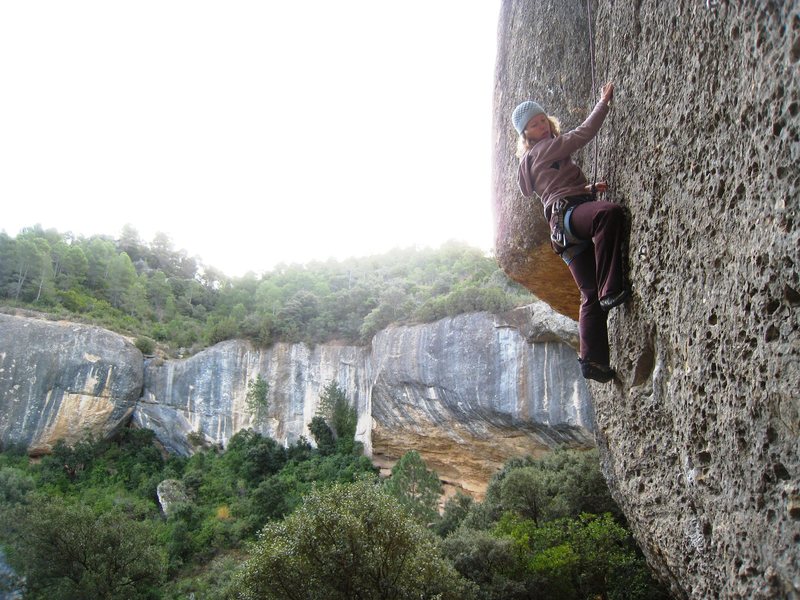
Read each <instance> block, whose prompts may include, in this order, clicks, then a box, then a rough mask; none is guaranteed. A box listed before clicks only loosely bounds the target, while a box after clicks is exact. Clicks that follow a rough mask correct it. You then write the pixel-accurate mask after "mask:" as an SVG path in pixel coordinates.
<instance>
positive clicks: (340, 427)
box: [317, 380, 358, 452]
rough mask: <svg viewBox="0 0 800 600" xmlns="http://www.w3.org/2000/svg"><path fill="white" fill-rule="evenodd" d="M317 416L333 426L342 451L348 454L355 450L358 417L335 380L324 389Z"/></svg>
mask: <svg viewBox="0 0 800 600" xmlns="http://www.w3.org/2000/svg"><path fill="white" fill-rule="evenodd" d="M317 416H320V417H322V418H323V419H325V421H326V422H327V423H328V424H329V425H330V426H331V429H332V430H333V434H334V437H335V438H336V440H337V445H338V447H339V450H340V451H342V452H348V451H350V450H352V449H353V443H354V439H355V435H356V427H357V426H358V415H357V414H356V409H355V408H354V407H352V406H350V402H349V401H348V400H347V395H346V394H345V392H344V390H343V389H342V388H340V387H339V384H338V383H336V381H335V380H331V381H329V382H328V384H327V385H326V386H325V387H324V388H323V390H322V393H321V394H320V402H319V408H318V409H317Z"/></svg>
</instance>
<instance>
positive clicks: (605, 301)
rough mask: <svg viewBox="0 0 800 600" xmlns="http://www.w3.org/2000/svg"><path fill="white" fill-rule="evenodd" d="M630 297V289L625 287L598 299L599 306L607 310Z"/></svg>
mask: <svg viewBox="0 0 800 600" xmlns="http://www.w3.org/2000/svg"><path fill="white" fill-rule="evenodd" d="M630 297H631V291H630V290H629V289H627V288H625V289H624V290H622V291H620V292H617V293H616V294H609V295H608V296H606V297H605V298H601V299H600V308H602V309H603V310H604V311H606V312H608V311H610V310H611V309H612V308H614V307H615V306H619V305H620V304H622V303H623V302H625V300H627V299H628V298H630Z"/></svg>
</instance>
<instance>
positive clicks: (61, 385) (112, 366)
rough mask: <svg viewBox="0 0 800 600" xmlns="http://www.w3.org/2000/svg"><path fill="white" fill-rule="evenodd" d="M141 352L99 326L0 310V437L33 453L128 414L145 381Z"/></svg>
mask: <svg viewBox="0 0 800 600" xmlns="http://www.w3.org/2000/svg"><path fill="white" fill-rule="evenodd" d="M142 373H143V369H142V354H141V352H139V350H137V349H136V347H134V345H133V344H131V343H130V342H128V341H127V340H126V339H125V338H123V337H121V336H119V335H116V334H114V333H111V332H110V331H106V330H104V329H99V328H97V327H87V326H85V325H77V324H75V323H53V322H49V321H42V320H39V319H30V318H24V317H15V316H9V315H3V314H0V441H2V443H3V445H7V444H19V445H25V446H27V447H28V450H29V452H30V453H31V454H33V455H36V454H41V453H45V452H49V451H50V449H51V448H52V445H53V444H54V443H55V442H56V441H57V440H60V439H63V440H64V441H66V442H67V443H74V442H76V441H78V440H79V439H80V438H81V437H83V435H84V434H85V433H86V431H90V432H92V433H94V434H96V435H100V436H103V435H107V434H109V433H110V432H112V431H114V430H115V429H116V428H118V427H120V426H121V425H122V424H124V423H125V422H127V421H128V419H129V417H130V415H131V413H132V412H133V409H134V406H135V404H136V401H137V400H138V398H139V394H140V393H141V389H142Z"/></svg>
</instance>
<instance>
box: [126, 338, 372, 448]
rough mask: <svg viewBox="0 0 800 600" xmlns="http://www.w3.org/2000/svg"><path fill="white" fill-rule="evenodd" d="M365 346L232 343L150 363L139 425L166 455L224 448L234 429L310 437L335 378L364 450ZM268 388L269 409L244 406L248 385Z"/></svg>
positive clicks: (292, 438)
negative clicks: (352, 410)
mask: <svg viewBox="0 0 800 600" xmlns="http://www.w3.org/2000/svg"><path fill="white" fill-rule="evenodd" d="M367 357H368V350H366V349H364V348H360V347H355V346H335V345H320V346H317V347H316V348H314V349H310V348H308V347H307V346H306V345H304V344H275V345H274V346H272V347H270V348H267V349H259V348H256V347H254V346H253V345H252V344H250V343H248V342H246V341H241V340H232V341H227V342H222V343H220V344H217V345H215V346H213V347H211V348H208V349H207V350H204V351H203V352H200V353H198V354H196V355H195V356H192V357H191V358H187V359H185V360H171V361H167V362H163V361H148V363H147V365H146V367H145V385H144V393H143V395H142V400H141V401H140V402H139V405H138V407H137V409H136V412H135V414H134V420H135V422H136V424H137V425H139V426H141V427H147V428H149V429H152V430H153V431H155V432H156V437H157V438H158V440H159V441H160V442H161V443H162V444H163V445H164V446H165V447H166V448H167V450H169V451H170V452H174V453H178V454H184V455H185V454H189V453H191V452H192V451H193V450H194V444H197V443H200V442H203V441H205V442H207V443H214V444H220V445H222V446H224V445H226V444H227V442H228V440H229V439H230V438H231V436H233V434H235V433H236V432H237V431H240V430H242V429H248V428H251V429H254V430H255V431H258V432H259V433H262V434H264V435H268V436H270V437H272V438H273V439H275V440H277V441H279V442H281V443H283V444H291V443H293V442H296V441H297V440H298V439H299V438H300V436H305V437H306V438H308V437H310V434H309V431H308V424H309V423H310V422H311V419H312V418H313V417H314V415H315V414H316V413H317V409H318V408H319V397H320V393H321V392H322V390H323V388H324V387H325V385H327V384H328V383H329V382H330V381H336V382H337V383H338V384H339V387H340V388H341V389H343V390H346V392H347V395H348V398H349V399H350V401H351V402H352V403H353V406H355V407H356V411H357V413H358V415H359V419H358V426H357V432H356V438H357V439H358V440H359V441H362V442H364V444H365V447H366V450H367V451H369V449H370V446H369V440H370V421H371V419H370V407H369V387H370V386H369V382H368V377H367V375H368V373H367V369H366V365H367ZM259 375H261V377H262V378H263V379H264V380H266V381H267V383H268V385H269V393H268V408H267V411H266V413H265V414H263V415H259V414H256V413H254V412H253V411H250V410H248V408H247V402H246V398H247V385H248V383H249V382H251V381H255V380H256V378H257V377H258V376H259Z"/></svg>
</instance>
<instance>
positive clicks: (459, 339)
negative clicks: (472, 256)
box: [370, 307, 593, 496]
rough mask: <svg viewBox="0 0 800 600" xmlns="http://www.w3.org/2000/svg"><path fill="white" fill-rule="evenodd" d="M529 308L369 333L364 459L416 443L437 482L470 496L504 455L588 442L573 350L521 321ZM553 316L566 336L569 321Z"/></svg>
mask: <svg viewBox="0 0 800 600" xmlns="http://www.w3.org/2000/svg"><path fill="white" fill-rule="evenodd" d="M539 308H540V307H539ZM550 314H551V315H552V314H553V313H552V312H551V313H550ZM531 316H532V315H531V309H523V310H519V311H515V312H513V313H511V315H509V316H508V317H506V318H497V317H492V316H491V315H487V314H479V315H461V316H458V317H453V318H448V319H443V320H441V321H438V322H436V323H432V324H428V325H417V326H412V327H392V328H388V329H385V330H383V331H381V332H380V333H378V335H376V336H375V338H374V339H373V342H372V356H371V364H372V372H373V375H372V377H371V378H370V379H371V381H372V393H371V397H372V418H373V429H372V448H373V460H374V461H375V462H376V463H377V464H382V465H384V466H386V467H387V468H388V467H390V466H391V465H392V464H393V463H394V461H396V460H397V459H399V458H400V457H401V456H402V455H403V453H404V452H406V451H408V450H411V449H414V450H417V451H418V452H419V453H420V454H421V455H422V457H423V458H424V460H425V462H426V463H427V465H428V466H429V467H430V468H433V469H434V470H436V471H437V473H438V474H439V476H440V477H441V478H442V479H443V480H444V481H445V482H453V483H454V484H457V485H459V486H461V487H463V488H465V489H467V490H468V491H470V492H472V493H474V494H476V495H478V496H480V494H481V493H482V492H483V491H485V486H486V482H487V481H488V480H489V478H490V476H491V475H492V474H493V473H494V472H495V471H497V470H498V469H499V468H500V467H501V466H502V464H503V462H505V461H506V460H507V459H508V458H509V457H511V456H518V455H525V454H533V455H539V454H542V453H544V452H546V451H548V450H551V449H552V448H553V447H555V446H557V445H562V444H566V445H568V446H573V447H589V446H591V445H592V440H591V437H590V435H589V433H590V430H591V427H592V421H593V414H592V409H591V406H590V404H589V402H588V401H587V400H588V398H587V392H586V387H585V384H584V382H583V380H582V379H581V377H580V373H579V369H578V363H577V361H576V360H575V350H574V349H572V348H570V347H569V346H567V345H566V344H564V343H563V342H558V341H551V340H553V338H554V337H555V335H554V332H553V331H552V330H550V331H549V332H547V333H545V332H544V331H539V332H532V331H528V330H526V324H527V323H530V322H531ZM556 321H557V323H558V325H557V326H560V327H561V328H562V331H561V335H564V336H569V337H571V338H573V339H574V336H575V324H574V322H572V321H569V320H568V319H566V318H564V317H560V322H559V320H556ZM515 322H516V324H515ZM564 329H566V331H565V330H564ZM527 334H530V335H533V336H534V338H533V339H534V340H535V341H531V337H529V335H527ZM561 339H564V338H561ZM567 339H569V338H567Z"/></svg>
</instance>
